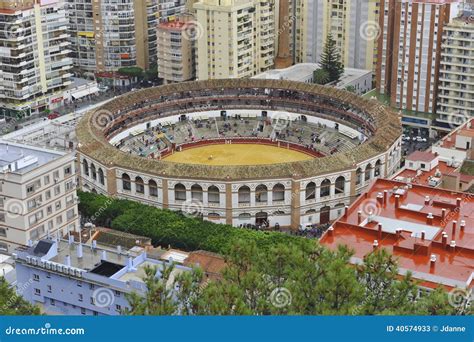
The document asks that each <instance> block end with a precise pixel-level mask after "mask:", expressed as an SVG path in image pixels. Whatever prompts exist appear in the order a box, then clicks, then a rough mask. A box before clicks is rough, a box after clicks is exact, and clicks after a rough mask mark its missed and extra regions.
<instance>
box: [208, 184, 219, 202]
mask: <svg viewBox="0 0 474 342" xmlns="http://www.w3.org/2000/svg"><path fill="white" fill-rule="evenodd" d="M207 200H208V202H209V203H214V204H219V202H220V198H219V188H218V187H217V186H214V185H212V186H210V187H209V188H208V189H207Z"/></svg>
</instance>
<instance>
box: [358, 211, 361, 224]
mask: <svg viewBox="0 0 474 342" xmlns="http://www.w3.org/2000/svg"><path fill="white" fill-rule="evenodd" d="M361 222H362V211H361V210H359V211H358V212H357V224H361Z"/></svg>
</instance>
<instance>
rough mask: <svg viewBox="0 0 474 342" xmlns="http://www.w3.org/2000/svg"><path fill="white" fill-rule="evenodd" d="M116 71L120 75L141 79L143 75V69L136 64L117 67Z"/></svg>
mask: <svg viewBox="0 0 474 342" xmlns="http://www.w3.org/2000/svg"><path fill="white" fill-rule="evenodd" d="M118 73H119V74H120V75H124V76H128V77H132V78H138V79H141V78H142V77H143V69H142V68H140V67H137V66H134V67H124V68H120V69H118Z"/></svg>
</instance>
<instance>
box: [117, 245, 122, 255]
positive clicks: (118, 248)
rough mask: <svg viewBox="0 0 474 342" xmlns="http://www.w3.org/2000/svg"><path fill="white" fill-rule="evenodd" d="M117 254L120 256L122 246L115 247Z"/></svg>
mask: <svg viewBox="0 0 474 342" xmlns="http://www.w3.org/2000/svg"><path fill="white" fill-rule="evenodd" d="M117 253H118V254H122V246H120V245H118V246H117Z"/></svg>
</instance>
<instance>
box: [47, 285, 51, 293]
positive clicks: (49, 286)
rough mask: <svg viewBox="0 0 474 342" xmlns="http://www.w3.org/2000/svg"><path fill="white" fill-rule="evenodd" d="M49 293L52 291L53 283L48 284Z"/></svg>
mask: <svg viewBox="0 0 474 342" xmlns="http://www.w3.org/2000/svg"><path fill="white" fill-rule="evenodd" d="M47 287H48V293H51V292H52V288H51V285H48V286H47Z"/></svg>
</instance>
